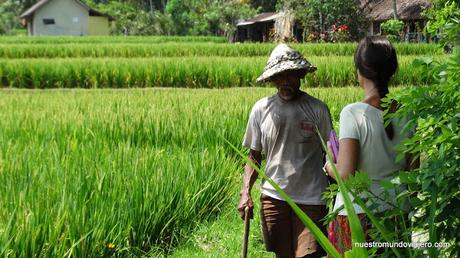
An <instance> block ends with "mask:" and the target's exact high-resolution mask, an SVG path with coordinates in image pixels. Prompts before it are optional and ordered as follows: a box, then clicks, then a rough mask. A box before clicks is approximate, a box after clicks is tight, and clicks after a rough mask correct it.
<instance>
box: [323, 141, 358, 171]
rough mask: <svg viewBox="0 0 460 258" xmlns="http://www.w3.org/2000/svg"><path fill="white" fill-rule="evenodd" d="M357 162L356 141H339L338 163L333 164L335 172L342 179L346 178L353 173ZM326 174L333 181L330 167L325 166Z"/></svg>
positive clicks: (328, 165)
mask: <svg viewBox="0 0 460 258" xmlns="http://www.w3.org/2000/svg"><path fill="white" fill-rule="evenodd" d="M358 160H359V141H358V140H356V139H351V138H345V139H341V140H340V141H339V157H338V162H337V164H335V167H336V168H337V172H339V175H340V177H341V178H342V179H345V178H347V177H348V176H349V175H352V174H354V173H355V171H356V168H357V167H358ZM326 170H327V173H328V174H329V175H330V176H331V177H332V178H334V179H336V178H335V176H334V172H333V169H332V165H331V164H329V163H327V164H326Z"/></svg>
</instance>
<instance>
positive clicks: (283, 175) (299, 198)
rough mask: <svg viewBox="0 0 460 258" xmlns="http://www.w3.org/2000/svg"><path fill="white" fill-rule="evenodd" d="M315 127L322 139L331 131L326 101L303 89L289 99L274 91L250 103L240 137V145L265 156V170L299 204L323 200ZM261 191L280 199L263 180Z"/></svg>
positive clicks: (324, 180)
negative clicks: (243, 133)
mask: <svg viewBox="0 0 460 258" xmlns="http://www.w3.org/2000/svg"><path fill="white" fill-rule="evenodd" d="M316 127H318V130H319V131H320V133H321V135H322V137H323V139H324V140H325V141H326V140H327V136H328V135H329V132H330V131H331V118H330V114H329V109H328V108H327V106H326V104H324V103H323V102H321V101H320V100H318V99H316V98H314V97H312V96H310V95H308V94H306V93H305V92H302V93H301V95H300V96H298V97H297V98H296V99H293V100H291V101H285V100H283V99H281V98H280V97H279V96H278V94H274V95H273V96H270V97H265V98H263V99H261V100H259V101H258V102H257V103H256V104H255V105H254V107H253V108H252V111H251V114H250V116H249V121H248V125H247V129H246V134H245V136H244V140H243V146H245V147H247V148H250V149H253V150H255V151H261V152H262V153H263V154H264V155H265V156H266V161H267V163H266V166H265V173H266V174H267V175H268V176H269V177H270V178H271V179H272V180H273V181H275V182H276V183H277V184H278V185H279V186H280V187H281V189H282V190H284V191H285V192H286V194H287V195H288V196H289V197H290V198H291V199H292V200H293V201H294V202H296V203H299V204H308V205H322V204H324V201H323V200H321V194H322V193H323V192H324V190H325V188H326V186H327V177H326V176H325V175H324V173H323V171H322V166H323V150H322V147H321V142H320V139H319V136H318V134H317V131H316ZM262 193H263V194H265V195H268V196H270V197H272V198H275V199H279V200H282V199H283V198H282V197H281V196H280V195H279V194H278V192H276V190H275V189H274V188H273V187H272V186H271V185H270V184H269V183H268V182H265V181H264V182H263V183H262Z"/></svg>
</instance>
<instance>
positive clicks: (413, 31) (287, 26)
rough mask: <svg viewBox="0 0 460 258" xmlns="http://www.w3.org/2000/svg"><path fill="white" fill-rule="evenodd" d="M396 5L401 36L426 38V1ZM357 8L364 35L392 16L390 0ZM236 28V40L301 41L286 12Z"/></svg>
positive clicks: (370, 0)
mask: <svg viewBox="0 0 460 258" xmlns="http://www.w3.org/2000/svg"><path fill="white" fill-rule="evenodd" d="M396 4H397V5H396V6H397V8H396V9H397V14H398V19H399V20H401V21H403V22H404V24H405V29H404V32H403V34H404V35H401V36H402V39H404V40H405V41H411V42H421V41H424V40H426V39H425V38H424V36H423V35H422V34H423V33H422V30H423V28H424V27H425V25H426V17H424V16H423V15H422V11H423V10H424V8H427V7H429V5H430V1H428V0H397V1H396ZM361 8H362V9H363V11H364V13H365V15H366V18H367V20H368V21H369V27H368V30H367V34H368V35H379V34H381V29H380V25H381V24H382V23H383V22H385V21H388V20H390V19H393V17H394V16H393V0H361ZM236 27H237V30H236V37H235V41H237V42H243V41H253V42H267V41H274V40H276V39H282V40H285V39H286V38H288V39H290V40H295V41H298V42H302V41H304V39H303V37H302V36H303V34H304V33H303V29H302V27H301V26H300V25H299V24H298V23H297V22H296V21H295V18H294V17H293V16H292V14H290V13H289V12H278V13H276V12H271V13H261V14H259V15H257V16H256V17H254V18H252V19H249V20H243V21H240V22H239V23H237V25H236Z"/></svg>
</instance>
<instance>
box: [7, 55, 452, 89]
mask: <svg viewBox="0 0 460 258" xmlns="http://www.w3.org/2000/svg"><path fill="white" fill-rule="evenodd" d="M415 58H416V57H415V56H402V57H400V58H399V64H400V66H399V71H398V73H397V74H396V76H395V78H394V81H393V84H395V85H408V84H409V85H410V84H411V85H426V84H429V83H430V79H431V78H430V77H428V76H427V75H426V74H423V72H422V70H421V69H417V68H414V67H412V62H413V60H414V59H415ZM443 58H444V56H439V57H437V59H443ZM310 61H311V62H312V63H313V64H314V65H315V66H317V67H318V70H317V71H316V72H315V73H312V74H308V75H307V77H306V79H305V80H304V81H303V83H304V85H305V86H308V87H343V86H347V85H354V84H356V71H355V68H354V65H353V60H352V58H350V57H347V56H334V57H326V56H317V57H312V58H310ZM265 62H266V58H262V57H246V58H236V57H228V58H221V57H170V58H129V59H126V58H101V59H97V58H96V59H92V58H72V59H52V61H50V60H49V59H33V60H27V59H1V60H0V74H1V78H0V82H1V83H2V85H1V86H2V87H15V88H64V87H65V88H108V87H113V88H132V87H190V88H228V87H242V86H254V85H255V80H256V78H257V77H258V76H259V75H260V74H261V73H262V71H263V67H264V66H265Z"/></svg>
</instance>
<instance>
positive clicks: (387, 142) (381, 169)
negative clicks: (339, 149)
mask: <svg viewBox="0 0 460 258" xmlns="http://www.w3.org/2000/svg"><path fill="white" fill-rule="evenodd" d="M406 122H407V119H403V120H401V121H399V120H397V119H393V120H392V126H393V129H394V136H393V139H389V138H388V137H387V135H386V132H385V127H384V125H383V111H382V110H380V109H377V108H375V107H373V106H371V105H369V104H366V103H363V102H357V103H353V104H349V105H348V106H346V107H345V108H344V109H343V110H342V112H341V113H340V139H356V140H358V141H359V159H358V160H359V161H358V164H357V170H358V171H362V172H366V173H367V174H369V177H370V179H371V180H372V184H371V189H370V190H371V191H372V193H373V194H375V195H377V196H380V195H381V194H382V193H383V191H384V190H383V189H382V187H381V186H380V182H381V181H382V180H390V179H392V178H393V177H394V176H395V175H396V173H397V172H398V171H400V170H402V169H404V168H405V167H406V161H405V159H402V160H401V161H398V162H396V157H397V156H398V154H399V152H398V151H397V150H396V146H397V145H398V144H399V143H401V141H402V140H404V139H406V138H408V137H409V136H410V133H404V134H402V133H401V131H402V128H403V126H404V125H405V123H406ZM401 190H402V189H401ZM389 194H390V196H391V197H390V199H393V200H394V199H395V198H396V194H395V193H394V192H393V191H390V192H389ZM350 199H351V200H353V198H352V196H351V195H350ZM377 203H378V205H379V206H378V208H379V211H384V210H386V209H388V208H390V206H389V205H388V204H386V203H384V202H380V201H378V200H377ZM342 205H343V196H342V194H341V193H338V194H337V198H336V201H335V205H334V210H337V209H339V208H340V207H341V206H342ZM354 208H355V211H356V213H364V211H363V210H362V209H361V207H359V205H357V204H354ZM339 215H347V212H346V211H345V210H342V211H341V212H340V213H339Z"/></svg>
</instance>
